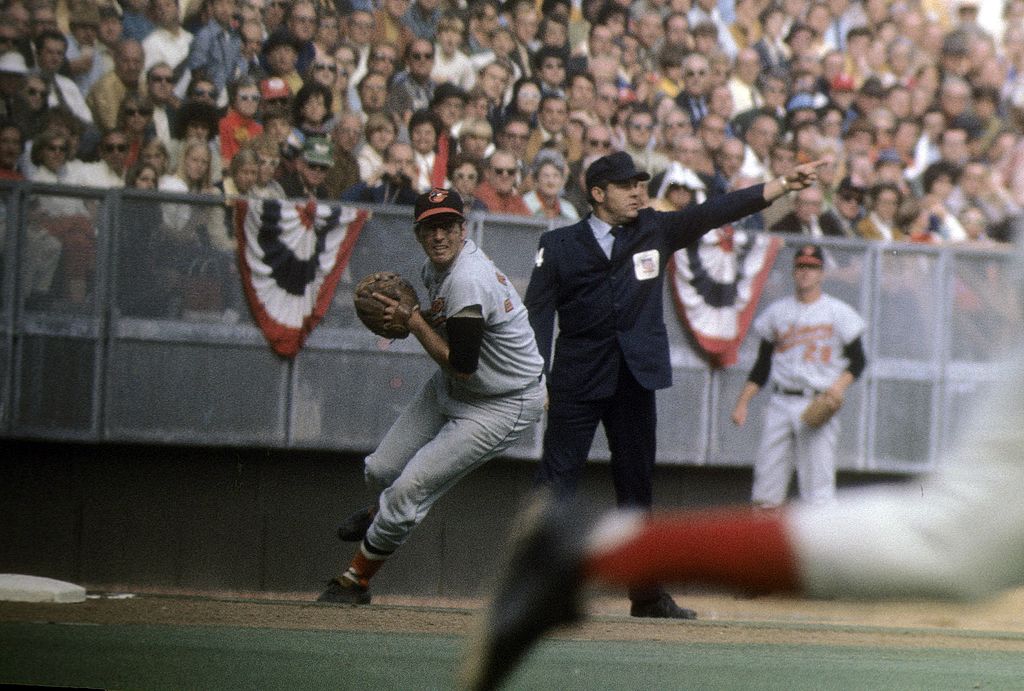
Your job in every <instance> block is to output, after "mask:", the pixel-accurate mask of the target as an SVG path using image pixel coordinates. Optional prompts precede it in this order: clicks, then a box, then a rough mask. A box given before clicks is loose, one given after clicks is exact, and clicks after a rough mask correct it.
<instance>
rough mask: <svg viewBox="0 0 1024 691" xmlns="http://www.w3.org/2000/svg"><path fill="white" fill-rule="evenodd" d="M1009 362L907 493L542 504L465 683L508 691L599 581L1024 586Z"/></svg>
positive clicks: (1017, 389) (844, 588) (1015, 401)
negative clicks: (589, 506) (740, 503)
mask: <svg viewBox="0 0 1024 691" xmlns="http://www.w3.org/2000/svg"><path fill="white" fill-rule="evenodd" d="M1002 367H1003V369H1002V370H1001V371H1000V373H999V376H998V377H997V378H995V379H994V380H993V381H994V382H995V384H994V385H993V386H992V387H991V390H990V391H989V393H988V395H987V396H986V397H985V398H984V399H983V400H982V401H981V404H980V405H979V406H977V408H976V409H975V410H974V411H973V412H974V414H973V416H972V420H971V422H970V424H969V425H968V427H967V431H966V432H965V434H963V435H961V437H960V439H959V440H958V444H957V446H956V448H954V449H953V450H952V452H951V453H950V454H949V455H948V456H947V457H946V458H944V459H942V461H941V462H940V463H939V465H938V469H937V470H936V471H935V472H934V473H932V474H931V475H929V476H927V477H924V478H915V479H913V480H912V481H910V482H906V483H903V484H883V485H879V486H876V487H868V488H858V489H851V490H845V491H840V492H839V493H838V496H837V497H836V499H835V501H832V502H829V503H826V504H805V503H803V502H801V501H797V502H794V503H792V504H789V505H786V506H784V507H782V508H781V509H779V510H778V511H757V510H752V509H751V508H749V507H732V508H728V507H726V508H717V509H710V510H694V511H676V512H669V513H663V514H660V515H658V514H655V515H654V516H647V515H644V514H643V513H641V512H638V511H616V512H609V513H606V514H605V515H604V516H602V517H601V518H600V519H598V520H597V521H592V520H588V519H586V518H584V516H585V515H586V512H585V511H581V510H580V507H578V506H573V505H572V504H566V503H560V502H557V501H554V500H552V499H551V498H550V497H537V498H536V499H535V501H534V502H533V503H532V504H531V505H530V506H529V509H528V510H527V511H525V512H524V513H523V514H522V515H521V516H520V518H519V520H518V527H517V532H516V539H515V541H514V543H513V545H512V546H511V558H510V562H509V566H508V568H507V569H506V571H505V572H504V573H502V574H501V577H500V581H499V584H498V587H497V589H496V591H495V594H494V597H493V599H492V601H491V602H490V603H489V604H488V606H487V607H486V609H485V612H484V614H483V616H482V617H481V621H480V623H479V625H478V627H477V629H476V633H475V635H474V636H473V637H471V639H470V645H469V646H468V648H467V651H466V654H465V655H464V658H463V665H462V669H461V674H460V681H461V686H460V688H467V689H493V688H496V687H497V686H498V685H499V684H500V683H501V681H502V680H503V679H504V678H505V677H506V676H507V675H508V674H509V673H510V672H511V671H512V670H513V669H515V666H516V664H517V663H518V661H519V660H520V659H522V657H523V655H524V654H525V653H526V651H527V650H529V648H530V647H531V646H532V645H533V643H534V642H536V641H537V640H538V639H539V638H540V637H541V636H542V635H543V634H544V633H545V632H546V631H549V630H551V629H552V628H554V627H556V626H559V625H562V624H566V623H570V622H573V621H577V620H579V619H581V618H582V617H583V616H584V612H585V608H584V595H583V594H584V592H585V591H586V590H587V589H588V588H590V589H592V588H593V587H594V586H600V587H605V588H622V587H629V586H633V585H637V584H642V583H653V582H656V583H676V584H680V585H693V584H699V585H701V586H703V587H708V586H718V587H726V588H729V589H731V590H734V591H736V592H741V593H744V594H748V595H749V594H758V593H791V594H798V595H802V596H805V597H811V598H824V599H831V598H861V599H865V600H886V599H894V598H902V599H907V598H931V599H938V600H976V599H979V598H984V597H990V596H992V595H995V594H997V593H999V592H1001V591H1003V590H1006V589H1010V588H1019V587H1021V586H1024V502H1022V501H1021V500H1020V497H1021V493H1022V492H1024V424H1022V422H1024V413H1022V411H1024V348H1020V347H1019V350H1018V352H1017V353H1016V355H1015V356H1014V357H1013V358H1012V360H1011V361H1010V362H1008V363H1005V364H1004V365H1003V366H1002Z"/></svg>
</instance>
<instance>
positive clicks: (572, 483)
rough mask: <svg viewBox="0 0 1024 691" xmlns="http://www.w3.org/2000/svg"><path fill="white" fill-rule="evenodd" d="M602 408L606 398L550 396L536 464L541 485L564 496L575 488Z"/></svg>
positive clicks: (537, 478) (585, 461)
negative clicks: (541, 444)
mask: <svg viewBox="0 0 1024 691" xmlns="http://www.w3.org/2000/svg"><path fill="white" fill-rule="evenodd" d="M603 408H604V402H603V401H580V400H576V399H572V398H568V397H565V396H560V395H558V394H554V395H552V396H551V399H550V401H549V402H548V421H547V427H546V428H545V430H544V450H543V453H542V455H541V459H540V464H539V465H538V466H537V475H536V482H537V484H538V485H542V486H544V487H549V488H551V490H552V491H553V492H554V493H555V494H557V495H559V496H563V497H567V496H571V495H572V494H573V493H574V492H575V491H576V487H577V485H578V484H579V481H580V477H581V476H582V474H583V468H584V466H585V465H586V463H587V456H588V455H589V453H590V445H591V444H592V443H593V441H594V432H596V431H597V423H598V422H599V421H600V419H601V411H602V409H603Z"/></svg>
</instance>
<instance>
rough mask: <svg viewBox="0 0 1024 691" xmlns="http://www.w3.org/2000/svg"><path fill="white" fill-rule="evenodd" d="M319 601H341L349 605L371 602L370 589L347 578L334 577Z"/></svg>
mask: <svg viewBox="0 0 1024 691" xmlns="http://www.w3.org/2000/svg"><path fill="white" fill-rule="evenodd" d="M316 601H317V602H339V603H342V604H348V605H368V604H370V589H369V588H367V587H366V586H364V585H360V584H358V583H354V582H353V581H350V580H349V579H347V578H332V579H331V580H330V581H329V582H328V583H327V590H325V591H324V592H322V593H320V597H318V598H317V599H316Z"/></svg>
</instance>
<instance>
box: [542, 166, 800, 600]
mask: <svg viewBox="0 0 1024 691" xmlns="http://www.w3.org/2000/svg"><path fill="white" fill-rule="evenodd" d="M818 165H819V162H815V163H807V164H804V165H802V166H799V167H797V168H796V169H795V170H794V172H793V174H791V175H790V176H788V177H787V178H777V179H774V180H772V181H770V182H767V183H765V184H761V185H754V186H752V187H748V188H746V189H742V190H738V191H736V192H731V193H729V194H724V195H720V196H718V197H714V198H712V199H709V200H708V201H706V202H704V203H703V204H700V205H694V206H689V207H687V208H686V209H683V210H682V211H674V212H659V211H654V210H652V209H649V208H643V209H641V208H640V206H641V204H642V203H643V200H644V197H643V189H642V184H641V183H643V182H644V181H646V180H647V179H649V177H650V176H649V175H648V174H647V173H644V172H640V171H637V169H636V167H635V166H634V164H633V159H632V158H631V157H630V156H629V154H627V153H625V152H617V153H614V154H610V155H608V156H603V157H602V158H599V159H597V160H596V161H594V162H593V163H592V164H591V166H590V168H588V169H587V173H586V186H587V194H588V196H589V202H590V205H591V207H592V209H593V213H591V214H589V215H587V216H586V217H585V218H584V219H583V220H581V221H579V222H578V223H576V224H574V225H571V226H565V227H563V228H558V229H556V230H552V231H550V232H548V233H545V234H544V235H542V236H541V238H540V246H539V248H538V250H537V256H536V259H535V262H534V264H535V266H534V270H533V275H532V277H531V278H530V285H529V287H528V288H527V290H526V306H527V308H528V309H529V313H530V323H531V324H532V325H533V330H534V332H535V334H536V337H537V345H538V346H539V347H540V352H541V355H543V356H544V360H545V363H546V365H547V367H546V371H547V374H548V398H549V408H548V424H547V429H546V431H545V434H544V455H543V458H542V459H541V463H540V468H539V470H538V482H539V483H540V484H543V485H547V486H549V487H551V488H552V489H554V490H555V491H556V492H558V493H561V494H570V493H572V492H573V491H574V490H575V488H576V485H577V483H578V481H579V478H580V476H581V474H582V472H583V468H584V465H585V464H586V461H587V456H588V454H589V453H590V446H591V443H592V442H593V440H594V432H595V431H596V430H597V423H598V422H602V423H604V426H605V430H606V432H607V434H608V446H609V448H610V449H611V470H612V480H613V482H614V485H615V495H616V500H617V503H618V505H619V506H620V507H637V508H641V509H649V508H650V507H651V503H652V499H653V497H652V489H651V484H652V475H653V471H654V458H655V450H656V448H655V447H656V441H657V410H656V406H655V393H654V392H655V391H656V390H657V389H664V388H666V387H668V386H670V385H671V384H672V370H671V366H670V364H669V349H668V335H667V332H666V329H665V322H664V319H663V317H662V281H663V278H664V274H665V265H666V263H667V262H668V260H669V258H670V257H671V255H672V253H673V252H675V251H676V250H679V249H682V248H684V247H687V246H689V245H691V244H693V243H694V242H696V241H697V239H698V238H700V236H701V235H703V234H704V233H706V232H707V231H709V230H711V229H712V228H717V227H719V226H721V225H724V224H726V223H730V222H733V221H736V220H738V219H740V218H743V217H744V216H747V215H749V214H752V213H754V212H756V211H760V210H761V209H763V208H765V207H767V206H769V205H770V204H771V203H772V202H773V201H774V200H775V199H776V198H778V197H781V196H782V195H783V194H785V193H786V192H787V191H789V190H797V189H802V188H804V187H807V186H808V185H810V184H811V183H812V182H813V181H814V180H815V179H816V178H817V175H816V173H815V170H816V169H817V166H818ZM556 314H557V315H558V342H557V344H555V348H554V356H553V358H552V354H551V351H552V340H553V338H554V320H555V315H556ZM629 596H630V600H631V601H632V606H631V608H630V614H632V615H633V616H637V617H668V618H677V619H693V618H695V617H696V616H697V615H696V613H695V612H694V611H693V610H689V609H684V608H681V607H679V606H677V605H676V603H675V602H674V601H673V600H672V598H671V596H669V594H668V593H667V592H665V591H664V589H662V588H661V587H660V586H653V587H650V588H644V589H635V590H631V591H630V594H629Z"/></svg>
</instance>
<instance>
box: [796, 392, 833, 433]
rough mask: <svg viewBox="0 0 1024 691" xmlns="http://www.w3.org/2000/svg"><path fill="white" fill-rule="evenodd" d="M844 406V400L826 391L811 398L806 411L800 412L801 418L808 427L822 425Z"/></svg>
mask: <svg viewBox="0 0 1024 691" xmlns="http://www.w3.org/2000/svg"><path fill="white" fill-rule="evenodd" d="M842 406H843V402H842V401H840V400H838V399H837V398H836V397H835V396H833V395H832V394H830V393H828V392H827V391H826V392H825V393H820V394H818V395H817V396H815V397H814V398H813V399H811V402H810V403H808V404H807V407H806V408H804V412H802V413H800V419H801V420H802V421H803V423H804V424H805V425H807V426H808V427H821V426H822V425H824V424H825V423H826V422H828V421H829V420H831V419H832V416H833V415H835V414H836V413H837V412H839V409H840V408H841V407H842Z"/></svg>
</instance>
